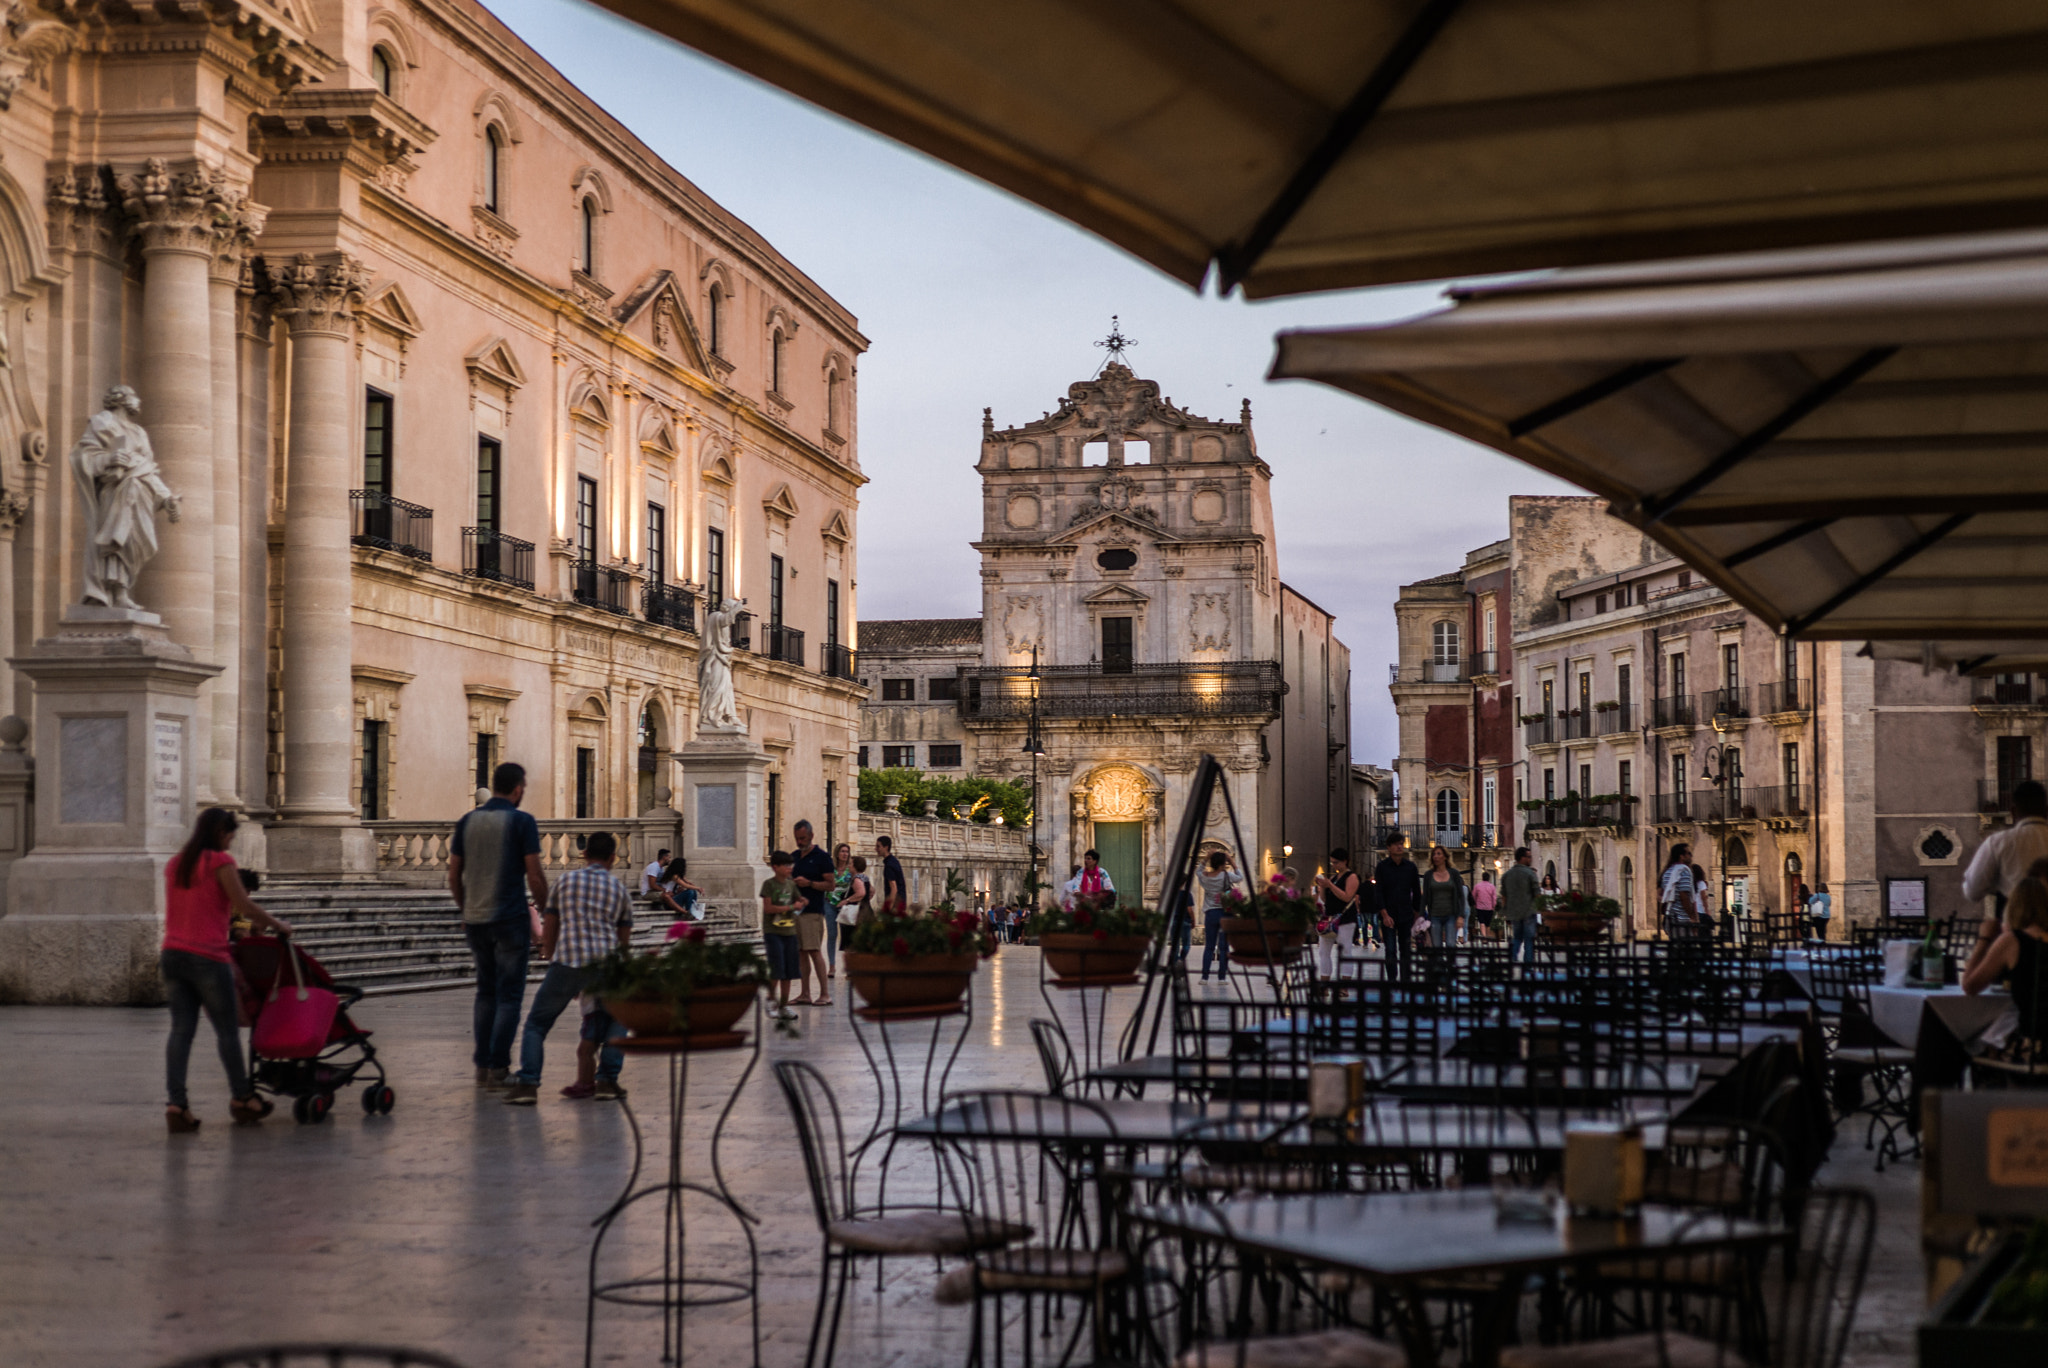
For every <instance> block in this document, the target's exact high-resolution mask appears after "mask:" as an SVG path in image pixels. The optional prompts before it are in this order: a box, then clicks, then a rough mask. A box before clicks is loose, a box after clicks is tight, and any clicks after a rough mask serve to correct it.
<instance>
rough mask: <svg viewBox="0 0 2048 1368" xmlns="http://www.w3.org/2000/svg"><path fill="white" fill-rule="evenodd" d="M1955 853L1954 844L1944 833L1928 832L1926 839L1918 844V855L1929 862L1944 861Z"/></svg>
mask: <svg viewBox="0 0 2048 1368" xmlns="http://www.w3.org/2000/svg"><path fill="white" fill-rule="evenodd" d="M1955 852H1956V843H1955V842H1954V841H1951V840H1950V839H1949V838H1948V833H1947V832H1945V831H1930V832H1928V833H1927V839H1926V840H1924V841H1922V842H1921V843H1920V853H1921V854H1922V855H1925V856H1926V857H1927V858H1928V859H1930V860H1946V859H1947V858H1948V857H1949V856H1951V855H1953V854H1955Z"/></svg>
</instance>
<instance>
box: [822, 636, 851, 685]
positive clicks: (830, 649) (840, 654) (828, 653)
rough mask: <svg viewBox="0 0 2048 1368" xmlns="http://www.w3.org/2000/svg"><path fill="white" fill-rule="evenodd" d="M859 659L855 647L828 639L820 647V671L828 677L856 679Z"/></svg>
mask: <svg viewBox="0 0 2048 1368" xmlns="http://www.w3.org/2000/svg"><path fill="white" fill-rule="evenodd" d="M857 664H858V660H857V658H856V657H855V655H854V650H853V647H851V646H841V645H840V644H839V643H838V642H836V641H828V642H826V643H825V644H824V645H823V646H820V647H819V648H818V671H819V673H821V674H823V675H824V676H825V677H826V678H827V679H854V678H856V677H857V676H856V675H855V674H854V669H855V667H856V665H857Z"/></svg>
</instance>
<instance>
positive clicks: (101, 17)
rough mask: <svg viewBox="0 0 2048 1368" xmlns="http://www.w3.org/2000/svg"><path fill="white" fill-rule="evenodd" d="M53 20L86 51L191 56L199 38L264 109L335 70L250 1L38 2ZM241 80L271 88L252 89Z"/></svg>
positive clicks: (281, 20) (278, 17) (280, 19)
mask: <svg viewBox="0 0 2048 1368" xmlns="http://www.w3.org/2000/svg"><path fill="white" fill-rule="evenodd" d="M42 3H43V8H44V9H45V10H46V11H47V12H49V13H50V14H51V16H52V17H54V18H57V19H61V20H65V21H67V22H69V23H71V24H74V25H77V26H78V27H79V28H80V29H82V30H84V31H85V33H86V35H87V36H86V38H85V40H84V41H85V44H86V46H88V47H89V48H90V49H91V50H94V51H100V52H108V53H116V54H122V55H126V54H132V53H147V52H159V51H165V50H173V49H182V50H190V49H192V48H193V47H194V46H195V40H194V36H193V35H195V34H197V35H199V36H200V37H201V38H202V39H203V40H204V41H203V44H201V45H203V46H205V47H207V48H209V49H212V50H213V51H214V54H215V56H216V58H217V59H219V60H222V61H224V62H227V63H229V64H231V65H232V66H235V67H239V68H241V71H240V72H238V74H237V81H236V82H235V83H236V84H240V85H242V86H243V87H244V89H243V91H242V93H243V94H244V95H245V96H247V97H250V98H252V99H254V100H255V102H256V103H258V104H262V103H266V102H267V101H268V100H269V99H271V98H274V96H275V95H276V94H277V93H280V92H283V91H288V90H291V89H292V88H293V87H295V86H300V85H304V84H306V83H307V82H309V81H313V80H317V79H318V78H320V77H322V76H325V75H326V74H327V73H328V72H330V71H332V70H334V67H335V65H336V63H335V60H334V58H332V57H330V56H328V55H327V54H326V53H325V52H322V51H321V50H320V49H319V48H317V47H315V46H314V45H313V43H312V42H311V41H310V40H309V39H308V38H307V36H306V35H305V34H304V33H302V32H300V31H299V29H298V27H297V26H296V25H295V24H293V23H292V22H291V21H289V20H287V19H286V18H285V17H284V16H283V15H282V14H280V13H279V12H278V11H277V10H275V9H272V8H269V7H267V6H264V5H261V4H257V3H254V0H42ZM246 76H254V77H256V78H257V82H260V83H262V84H264V85H267V86H268V87H269V89H267V90H266V89H262V88H251V86H252V84H253V83H250V82H248V81H247V80H246Z"/></svg>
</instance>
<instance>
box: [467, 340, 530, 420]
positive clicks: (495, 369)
mask: <svg viewBox="0 0 2048 1368" xmlns="http://www.w3.org/2000/svg"><path fill="white" fill-rule="evenodd" d="M462 364H463V366H464V367H465V368H467V369H468V371H469V398H470V402H471V403H472V404H474V403H475V402H476V389H477V385H478V384H479V383H488V384H492V385H496V386H498V387H499V388H500V389H502V390H504V391H505V402H506V403H508V404H509V403H511V402H512V396H513V395H515V394H517V393H518V392H519V391H520V390H521V389H522V388H524V387H525V385H526V369H525V367H523V366H521V365H520V364H519V358H518V357H517V356H515V355H514V354H513V352H512V346H511V344H510V343H508V342H507V341H506V340H505V339H504V338H502V337H493V338H490V339H489V340H488V341H486V342H485V343H484V344H483V345H482V346H480V347H478V348H477V349H476V350H474V351H472V352H471V353H470V354H469V355H467V356H465V357H463V358H462Z"/></svg>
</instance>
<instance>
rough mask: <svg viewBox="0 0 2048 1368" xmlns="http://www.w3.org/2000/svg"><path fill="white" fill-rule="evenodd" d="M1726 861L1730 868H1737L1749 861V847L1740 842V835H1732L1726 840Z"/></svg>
mask: <svg viewBox="0 0 2048 1368" xmlns="http://www.w3.org/2000/svg"><path fill="white" fill-rule="evenodd" d="M1727 863H1728V866H1729V868H1731V869H1739V868H1741V867H1742V866H1743V865H1746V864H1748V863H1749V847H1748V846H1746V845H1744V844H1743V843H1742V838H1741V837H1740V836H1733V837H1730V838H1729V840H1728V858H1727Z"/></svg>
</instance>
